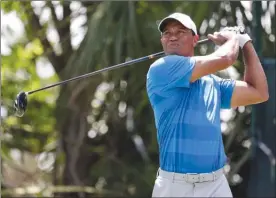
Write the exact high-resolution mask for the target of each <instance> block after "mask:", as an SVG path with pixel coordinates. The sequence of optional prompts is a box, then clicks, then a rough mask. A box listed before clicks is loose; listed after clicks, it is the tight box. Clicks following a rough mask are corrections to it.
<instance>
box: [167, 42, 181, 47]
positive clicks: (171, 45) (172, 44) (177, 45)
mask: <svg viewBox="0 0 276 198" xmlns="http://www.w3.org/2000/svg"><path fill="white" fill-rule="evenodd" d="M168 46H169V47H172V48H176V47H179V44H178V43H170V44H169V45H168Z"/></svg>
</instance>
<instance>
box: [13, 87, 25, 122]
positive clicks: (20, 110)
mask: <svg viewBox="0 0 276 198" xmlns="http://www.w3.org/2000/svg"><path fill="white" fill-rule="evenodd" d="M27 95H28V94H27V93H25V92H23V91H22V92H20V93H18V94H17V96H16V99H15V101H14V110H15V115H16V116H17V117H22V116H23V115H24V113H25V111H26V108H27V104H28V100H27Z"/></svg>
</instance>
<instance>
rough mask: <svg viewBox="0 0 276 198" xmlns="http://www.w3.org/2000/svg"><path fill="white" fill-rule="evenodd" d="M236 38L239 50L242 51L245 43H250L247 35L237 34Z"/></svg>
mask: <svg viewBox="0 0 276 198" xmlns="http://www.w3.org/2000/svg"><path fill="white" fill-rule="evenodd" d="M238 36H239V37H238V38H239V45H240V48H241V49H243V47H244V45H245V44H246V43H248V42H249V41H250V42H251V41H252V39H251V38H250V36H249V35H248V34H238Z"/></svg>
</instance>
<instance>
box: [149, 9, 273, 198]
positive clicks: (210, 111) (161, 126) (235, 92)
mask: <svg viewBox="0 0 276 198" xmlns="http://www.w3.org/2000/svg"><path fill="white" fill-rule="evenodd" d="M232 29H233V28H232ZM159 30H160V32H161V43H162V46H163V49H164V52H165V54H166V56H165V57H162V58H160V59H158V60H156V61H155V62H154V63H153V64H152V65H151V67H150V69H149V71H148V74H147V92H148V97H149V100H150V103H151V105H152V108H153V112H154V116H155V124H156V128H157V139H158V144H159V153H160V168H159V170H158V174H157V178H156V180H155V185H154V189H153V193H152V197H232V193H231V190H230V187H229V184H228V182H227V179H226V177H225V176H224V173H223V167H224V165H225V161H226V156H225V152H224V145H223V142H222V136H221V128H220V109H222V108H234V107H237V106H244V105H250V104H256V103H261V102H264V101H266V100H268V97H269V96H268V87H267V82H266V77H265V74H264V71H263V69H262V66H261V63H260V61H259V58H258V56H257V54H256V52H255V50H254V47H253V45H252V42H251V39H250V37H249V36H248V35H247V34H245V35H241V34H237V33H236V32H234V31H231V28H228V30H227V29H226V30H225V31H221V32H215V33H214V34H210V35H208V38H209V39H210V40H212V41H213V42H214V43H215V44H216V45H218V46H219V48H218V49H217V50H216V51H215V52H214V53H212V54H210V55H206V56H194V47H195V46H196V43H197V41H198V34H197V30H196V25H195V24H194V22H193V21H192V19H191V18H190V17H189V16H187V15H185V14H181V13H174V14H171V15H170V16H168V17H166V18H164V19H163V20H162V21H161V22H160V24H159ZM239 48H241V50H242V53H243V57H244V65H245V74H244V80H243V81H235V80H232V79H222V78H220V77H218V76H215V75H214V73H215V72H217V71H219V70H223V69H226V68H227V67H229V66H230V65H232V64H233V63H234V62H235V61H236V59H237V57H238V53H239Z"/></svg>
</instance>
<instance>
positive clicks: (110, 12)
mask: <svg viewBox="0 0 276 198" xmlns="http://www.w3.org/2000/svg"><path fill="white" fill-rule="evenodd" d="M259 5H261V13H260V15H261V17H262V18H261V29H259V32H260V40H261V41H262V45H261V46H260V48H261V49H262V51H261V56H262V57H274V56H275V25H273V24H275V1H267V2H261V3H260V4H259ZM174 11H178V12H184V13H186V14H189V15H190V16H191V17H192V18H193V19H194V21H195V23H196V25H197V27H198V30H199V34H200V36H201V38H205V35H207V34H208V33H213V32H214V31H218V30H220V29H221V28H222V27H225V26H234V25H243V26H245V27H246V29H247V31H248V33H249V34H253V33H254V32H253V28H254V25H256V24H255V22H254V20H253V14H254V6H253V4H252V2H240V1H233V2H227V1H223V2H219V1H210V2H208V1H202V2H200V1H197V2H177V1H176V2H172V1H167V2H154V1H123V2H118V1H114V2H106V1H95V2H92V1H91V2H88V1H85V2H78V1H72V2H70V1H33V2H28V1H24V2H23V1H1V59H2V60H1V61H2V62H1V63H2V64H1V85H2V87H1V98H2V100H1V131H2V134H1V141H2V144H1V156H2V160H1V167H2V178H1V182H2V184H1V191H2V195H3V196H25V195H26V196H29V197H30V196H34V197H42V196H44V197H45V196H54V195H59V196H60V197H68V198H69V197H85V196H88V195H95V196H103V197H104V196H110V195H113V196H122V197H131V196H136V197H137V196H140V197H141V196H144V197H150V195H151V192H152V187H153V183H154V179H155V174H156V170H157V168H158V144H157V142H156V131H155V125H154V120H153V113H152V109H151V107H150V105H149V102H148V98H147V94H146V89H145V76H146V73H147V70H148V67H149V65H150V64H151V62H152V61H146V62H143V63H138V64H135V65H132V66H129V67H126V68H122V69H119V70H114V71H112V72H105V73H103V74H101V75H97V76H94V77H92V78H88V79H85V80H81V81H75V82H72V83H70V84H67V85H65V86H61V87H55V88H52V89H50V90H47V91H43V92H40V93H38V94H35V95H31V96H29V98H28V110H27V112H26V113H25V115H24V117H21V118H17V117H15V116H14V114H13V108H12V106H13V100H14V98H15V96H16V94H17V93H18V92H19V91H22V90H24V91H28V90H34V89H37V88H40V87H42V86H46V85H48V84H51V83H55V82H57V81H61V80H65V79H68V78H71V77H75V76H78V75H81V74H85V73H88V72H92V71H95V70H98V69H101V68H104V67H107V66H110V65H114V64H117V63H121V62H124V61H126V60H130V59H135V58H139V57H142V56H145V55H149V54H152V53H155V52H159V51H161V50H162V48H161V45H160V42H159V37H160V35H159V33H158V31H157V22H158V20H160V19H162V18H163V17H164V16H166V15H168V14H170V13H172V12H174ZM214 49H215V46H214V45H212V44H208V45H205V44H204V45H201V46H198V47H197V49H196V53H197V54H201V55H204V54H208V53H210V52H212V51H214ZM243 70H244V67H243V64H242V58H241V57H240V58H239V60H238V61H237V62H236V63H235V65H233V67H230V68H229V69H227V70H225V71H221V72H219V73H218V75H220V76H222V77H226V78H227V77H231V78H235V79H241V78H242V76H243ZM274 71H275V70H274ZM272 76H273V75H272ZM274 76H275V75H274ZM274 79H275V77H274ZM274 85H275V84H274ZM274 88H275V87H274ZM268 105H270V107H273V105H274V107H275V102H274V103H273V101H272V102H271V99H270V101H269V102H268ZM268 105H267V106H261V107H260V108H261V109H264V108H266V109H267V108H269V106H268ZM259 112H260V111H259ZM261 112H262V111H261ZM251 116H252V107H239V108H237V109H232V110H224V111H222V114H221V122H222V124H221V127H222V135H223V140H224V143H225V150H226V153H227V156H228V164H227V165H226V167H225V170H226V171H227V178H228V180H229V182H230V185H231V188H232V191H233V193H234V196H235V197H246V189H247V186H248V184H249V183H250V167H251V164H252V163H254V161H251V160H250V156H251V155H250V154H251V151H252V149H251V148H252V143H254V142H253V140H252V134H251V133H250V131H251V130H250V126H251V122H252V117H251ZM273 126H274V127H275V124H274V125H273ZM274 129H275V128H274ZM272 130H273V129H272V128H271V129H270V131H272ZM273 137H274V138H275V135H274V136H273ZM272 141H273V140H272ZM274 142H275V139H274ZM272 143H273V142H272ZM274 145H275V144H274ZM274 152H275V149H274ZM272 169H273V166H272ZM272 169H262V171H264V172H265V171H266V172H267V173H268V174H270V170H272ZM274 170H275V164H274ZM252 172H253V173H254V170H253V171H251V175H252V174H253V173H252ZM264 180H268V179H267V178H264ZM269 181H270V180H269ZM255 187H256V186H254V185H252V186H251V188H252V189H253V188H255ZM274 193H275V191H274Z"/></svg>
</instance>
